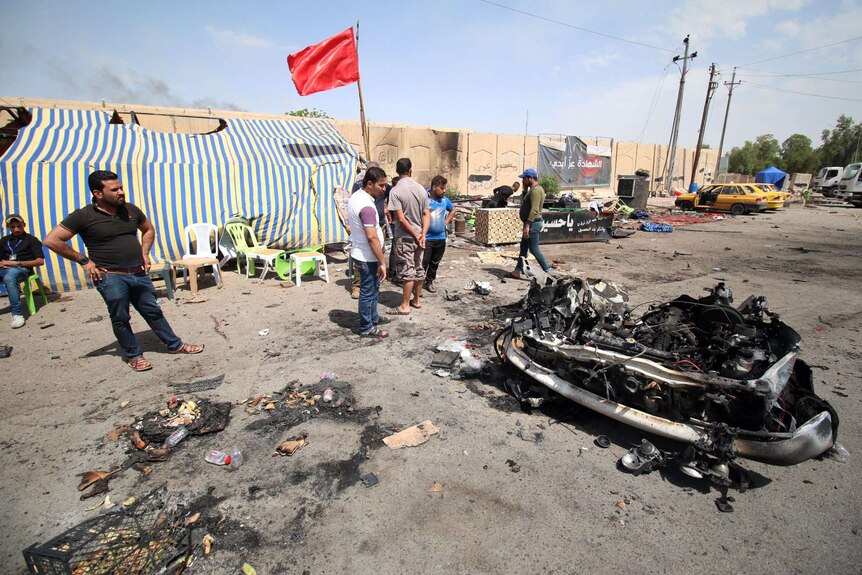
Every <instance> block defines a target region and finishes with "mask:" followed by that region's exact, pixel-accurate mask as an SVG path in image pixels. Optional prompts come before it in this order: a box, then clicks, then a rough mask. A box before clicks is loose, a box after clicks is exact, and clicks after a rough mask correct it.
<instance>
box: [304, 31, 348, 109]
mask: <svg viewBox="0 0 862 575" xmlns="http://www.w3.org/2000/svg"><path fill="white" fill-rule="evenodd" d="M287 66H288V68H290V73H291V74H292V75H293V83H294V85H296V91H297V92H299V95H300V96H308V95H309V94H314V93H315V92H323V91H324V90H332V89H333V88H338V87H341V86H346V85H347V84H352V83H353V82H356V81H358V80H359V56H358V55H357V54H356V40H355V39H354V37H353V27H350V28H348V29H347V30H345V31H344V32H342V33H341V34H336V35H335V36H333V37H332V38H327V39H326V40H324V41H323V42H321V43H320V44H315V45H313V46H309V47H308V48H305V49H304V50H300V51H299V52H297V53H296V54H291V55H290V56H288V57H287Z"/></svg>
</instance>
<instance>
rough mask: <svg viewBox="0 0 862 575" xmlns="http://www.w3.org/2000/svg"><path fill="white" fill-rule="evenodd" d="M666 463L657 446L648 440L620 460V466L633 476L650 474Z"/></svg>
mask: <svg viewBox="0 0 862 575" xmlns="http://www.w3.org/2000/svg"><path fill="white" fill-rule="evenodd" d="M664 463H665V457H664V455H663V454H662V452H661V450H659V449H658V448H657V447H656V446H655V445H653V444H652V443H650V442H649V441H647V440H646V439H644V440H642V441H641V444H640V445H638V446H637V447H633V448H631V450H629V452H628V453H626V454H625V455H623V456H622V457H621V458H620V465H621V466H622V467H623V469H625V470H626V471H629V472H631V473H632V474H633V475H640V474H641V473H649V472H650V471H652V470H653V469H655V468H656V467H659V466H661V465H663V464H664Z"/></svg>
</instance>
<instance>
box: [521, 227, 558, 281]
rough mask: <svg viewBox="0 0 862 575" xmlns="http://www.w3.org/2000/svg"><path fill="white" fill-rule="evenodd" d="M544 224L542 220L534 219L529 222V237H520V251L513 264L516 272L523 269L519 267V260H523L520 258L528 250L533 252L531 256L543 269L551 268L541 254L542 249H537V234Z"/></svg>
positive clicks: (524, 255) (525, 254)
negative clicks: (515, 263)
mask: <svg viewBox="0 0 862 575" xmlns="http://www.w3.org/2000/svg"><path fill="white" fill-rule="evenodd" d="M544 225H545V223H544V222H543V221H542V220H536V221H534V222H533V223H532V224H530V237H529V238H527V239H521V253H520V255H519V257H518V265H517V266H515V271H516V272H522V271H524V270H522V269H521V262H522V261H523V260H522V259H521V258H526V257H527V251H528V250H529V252H530V253H531V254H533V257H534V258H536V261H537V262H538V263H539V267H541V268H542V270H543V271H548V270H550V269H551V268H550V266H548V262H547V261H545V256H544V255H542V250H540V249H539V234H540V233H541V231H542V226H544Z"/></svg>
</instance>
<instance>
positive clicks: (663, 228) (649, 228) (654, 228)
mask: <svg viewBox="0 0 862 575" xmlns="http://www.w3.org/2000/svg"><path fill="white" fill-rule="evenodd" d="M638 229H639V230H643V231H645V232H663V233H670V232H672V231H673V226H672V225H670V224H658V223H655V222H641V224H640V225H639V226H638Z"/></svg>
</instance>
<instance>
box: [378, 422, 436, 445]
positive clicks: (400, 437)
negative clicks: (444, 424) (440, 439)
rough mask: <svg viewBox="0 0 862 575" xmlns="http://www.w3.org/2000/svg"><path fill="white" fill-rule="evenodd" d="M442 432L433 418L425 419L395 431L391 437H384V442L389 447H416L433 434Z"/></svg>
mask: <svg viewBox="0 0 862 575" xmlns="http://www.w3.org/2000/svg"><path fill="white" fill-rule="evenodd" d="M439 432H440V430H439V429H437V428H436V427H435V426H434V424H433V423H431V420H430V419H429V420H425V421H423V422H422V423H420V424H419V425H414V426H413V427H408V428H407V429H402V430H401V431H399V432H398V433H393V434H392V435H390V436H389V437H384V438H383V443H385V444H386V445H388V446H389V449H402V448H404V447H416V446H417V445H422V444H423V443H425V442H426V441H428V440H429V439H431V436H432V435H437V434H438V433H439Z"/></svg>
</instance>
